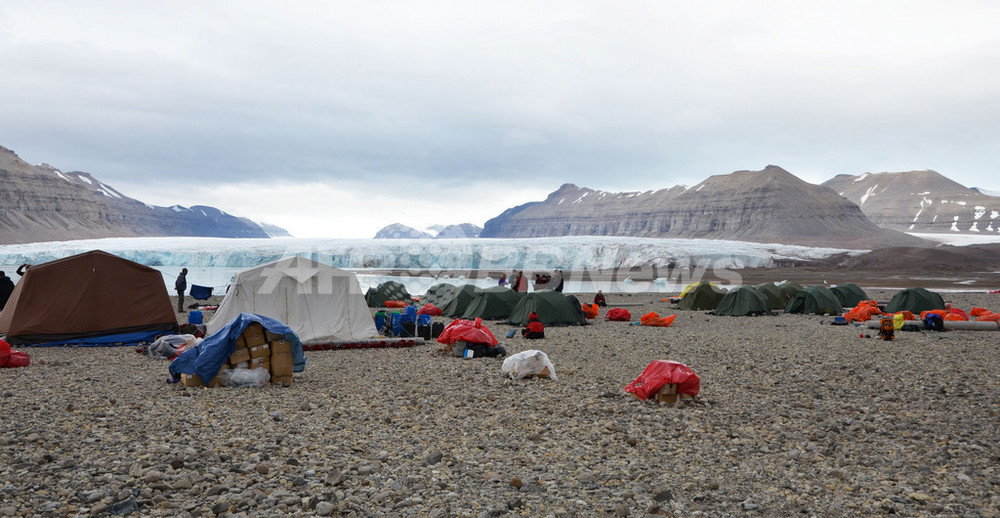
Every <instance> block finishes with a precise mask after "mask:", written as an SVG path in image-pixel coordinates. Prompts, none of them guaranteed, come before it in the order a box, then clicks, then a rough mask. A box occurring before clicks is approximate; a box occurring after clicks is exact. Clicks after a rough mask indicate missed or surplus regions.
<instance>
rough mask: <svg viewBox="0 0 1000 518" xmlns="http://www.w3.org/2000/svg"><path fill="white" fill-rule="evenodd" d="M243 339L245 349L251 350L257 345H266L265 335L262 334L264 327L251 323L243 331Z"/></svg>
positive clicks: (257, 323)
mask: <svg viewBox="0 0 1000 518" xmlns="http://www.w3.org/2000/svg"><path fill="white" fill-rule="evenodd" d="M242 336H243V339H244V340H246V343H247V349H253V348H254V347H257V346H258V345H264V344H266V343H267V335H266V334H264V326H262V325H260V323H259V322H251V323H250V325H248V326H247V328H246V329H244V330H243V334H242Z"/></svg>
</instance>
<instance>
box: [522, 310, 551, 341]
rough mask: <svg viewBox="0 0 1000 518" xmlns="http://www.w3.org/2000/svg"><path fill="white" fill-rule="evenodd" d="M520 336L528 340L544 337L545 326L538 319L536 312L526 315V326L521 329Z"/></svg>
mask: <svg viewBox="0 0 1000 518" xmlns="http://www.w3.org/2000/svg"><path fill="white" fill-rule="evenodd" d="M521 336H523V337H525V338H527V339H529V340H535V339H538V338H545V326H544V325H542V322H541V321H540V320H538V313H535V312H531V314H529V315H528V326H527V327H525V328H524V329H522V330H521Z"/></svg>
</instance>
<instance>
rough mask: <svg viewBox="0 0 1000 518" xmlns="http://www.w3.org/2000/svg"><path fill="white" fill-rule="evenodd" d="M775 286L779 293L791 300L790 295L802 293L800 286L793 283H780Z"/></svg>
mask: <svg viewBox="0 0 1000 518" xmlns="http://www.w3.org/2000/svg"><path fill="white" fill-rule="evenodd" d="M777 286H778V289H780V290H781V292H782V293H784V294H785V296H786V297H788V298H792V295H795V294H796V293H798V292H800V291H802V285H801V284H799V283H797V282H794V281H781V282H779V283H778V284H777ZM786 304H787V302H786Z"/></svg>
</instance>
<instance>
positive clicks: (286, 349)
mask: <svg viewBox="0 0 1000 518" xmlns="http://www.w3.org/2000/svg"><path fill="white" fill-rule="evenodd" d="M267 345H268V346H269V347H270V348H271V356H274V355H275V354H278V353H289V354H291V353H292V342H289V341H288V340H285V339H284V338H282V339H280V340H273V341H271V342H268V343H267Z"/></svg>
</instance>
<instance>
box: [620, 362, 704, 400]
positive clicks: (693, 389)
mask: <svg viewBox="0 0 1000 518" xmlns="http://www.w3.org/2000/svg"><path fill="white" fill-rule="evenodd" d="M667 384H670V385H677V393H678V394H690V395H692V396H697V395H698V391H699V390H701V380H700V379H699V378H698V375H697V374H695V373H694V371H693V370H691V368H690V367H688V366H687V365H684V364H683V363H677V362H672V361H669V360H653V361H652V362H650V363H649V365H647V366H646V369H645V370H643V371H642V374H640V375H639V377H638V378H636V379H635V381H633V382H632V383H629V384H628V386H627V387H625V391H626V392H631V393H633V394H635V395H636V397H638V398H639V399H641V400H643V401H645V400H646V399H647V398H649V396H651V395H653V394H656V392H657V391H659V390H660V389H661V388H663V386H664V385H667Z"/></svg>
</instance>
